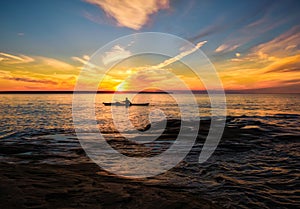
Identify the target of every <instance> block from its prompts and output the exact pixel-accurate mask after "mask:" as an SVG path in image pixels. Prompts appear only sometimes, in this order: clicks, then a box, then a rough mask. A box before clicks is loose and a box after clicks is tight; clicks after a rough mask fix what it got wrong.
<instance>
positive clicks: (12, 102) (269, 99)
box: [0, 94, 300, 208]
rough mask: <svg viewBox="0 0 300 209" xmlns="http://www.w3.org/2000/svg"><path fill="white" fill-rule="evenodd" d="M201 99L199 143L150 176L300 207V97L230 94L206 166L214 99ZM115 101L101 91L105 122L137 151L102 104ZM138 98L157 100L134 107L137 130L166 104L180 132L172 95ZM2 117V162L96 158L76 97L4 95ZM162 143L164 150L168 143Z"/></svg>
mask: <svg viewBox="0 0 300 209" xmlns="http://www.w3.org/2000/svg"><path fill="white" fill-rule="evenodd" d="M121 96H122V95H121ZM122 97H123V96H122ZM183 97H184V95H183ZM120 99H122V98H120ZM196 99H197V101H198V103H199V112H200V117H201V119H203V121H204V122H203V123H201V130H200V133H199V136H198V138H197V141H196V144H195V146H194V148H193V149H192V150H191V152H190V153H189V155H188V156H187V157H186V159H185V160H184V161H182V162H181V163H180V164H179V165H177V166H176V167H175V168H173V169H171V170H170V171H169V172H166V173H164V174H161V175H159V176H156V177H152V178H149V179H146V180H143V181H144V182H145V183H146V184H151V185H159V186H166V187H170V188H173V187H174V188H176V189H178V188H179V189H181V190H185V191H189V192H190V193H195V194H199V195H200V196H201V197H205V198H207V199H208V200H211V201H212V202H216V203H218V204H220V205H221V206H223V207H225V208H226V207H228V208H296V207H297V206H298V207H299V206H300V190H299V186H300V181H299V178H300V172H299V168H300V152H299V150H300V149H299V148H300V140H299V138H300V128H299V126H300V122H299V119H300V109H299V107H300V95H299V94H298V95H297V94H291V95H280V94H274V95H271V94H270V95H269V94H268V95H227V115H228V116H227V122H226V128H225V132H224V135H223V138H222V140H221V143H220V145H219V146H218V148H217V150H216V151H215V153H214V154H213V156H212V157H211V158H210V159H209V160H208V161H207V162H205V163H203V164H198V163H197V160H198V156H199V153H200V151H201V146H202V145H203V142H204V140H205V136H206V134H207V129H208V127H209V117H210V116H211V115H210V103H209V99H208V98H207V96H205V95H197V97H196ZM110 100H111V95H109V94H105V95H97V98H96V115H97V122H98V124H99V127H100V129H101V130H102V131H103V132H105V136H106V139H107V140H108V141H111V143H112V145H113V146H115V147H118V148H119V149H121V150H122V152H124V153H126V152H130V151H131V150H132V146H131V147H128V146H124V140H122V137H121V136H120V134H118V133H116V132H115V131H114V126H113V123H112V119H111V115H110V108H109V107H104V106H103V105H102V102H107V101H110ZM134 101H135V102H150V104H151V105H150V106H149V107H130V109H129V110H127V111H129V115H130V119H131V121H132V123H133V124H134V125H135V126H136V128H144V127H145V126H146V125H147V124H148V122H149V120H148V113H149V112H150V111H151V110H153V109H160V110H162V111H163V112H164V114H165V115H166V116H167V117H168V118H169V120H170V121H171V122H170V129H171V130H170V132H169V134H168V133H167V135H166V137H167V138H172V137H173V135H172V134H170V133H176V129H177V127H176V126H177V125H178V120H180V112H179V110H178V107H177V105H176V104H175V103H174V100H172V98H171V97H170V96H168V95H159V94H153V95H146V96H145V95H139V96H137V97H135V98H134ZM121 108H122V107H121ZM0 121H1V124H0V127H1V128H0V161H1V162H9V163H13V164H61V165H63V164H80V163H83V162H90V160H89V159H88V158H87V157H86V156H85V154H84V152H83V151H82V149H81V147H80V144H79V143H78V140H77V138H76V134H75V133H74V127H73V122H72V95H0ZM124 130H125V131H130V130H126V128H124ZM134 137H135V136H134V135H129V138H134ZM175 137H176V136H175ZM162 140H163V139H162ZM161 144H162V145H161V146H160V143H158V145H157V149H158V150H159V149H164V148H165V147H163V144H164V143H161ZM133 146H135V145H133ZM103 175H109V174H107V173H105V172H103Z"/></svg>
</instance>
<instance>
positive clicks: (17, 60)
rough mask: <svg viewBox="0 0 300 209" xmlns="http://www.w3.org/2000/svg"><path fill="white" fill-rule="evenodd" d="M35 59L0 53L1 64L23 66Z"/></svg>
mask: <svg viewBox="0 0 300 209" xmlns="http://www.w3.org/2000/svg"><path fill="white" fill-rule="evenodd" d="M33 61H34V58H32V57H28V56H25V55H22V54H21V55H13V54H8V53H4V52H0V62H4V63H8V64H22V63H29V62H33Z"/></svg>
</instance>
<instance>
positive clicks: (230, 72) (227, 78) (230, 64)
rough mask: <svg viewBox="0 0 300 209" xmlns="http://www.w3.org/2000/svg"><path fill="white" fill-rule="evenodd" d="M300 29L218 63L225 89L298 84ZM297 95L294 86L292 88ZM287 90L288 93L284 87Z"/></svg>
mask: <svg viewBox="0 0 300 209" xmlns="http://www.w3.org/2000/svg"><path fill="white" fill-rule="evenodd" d="M299 43H300V26H296V27H293V28H291V29H290V30H288V31H286V32H285V33H283V34H281V35H280V36H278V37H276V38H274V39H272V40H270V41H268V42H265V43H262V44H260V45H258V46H255V47H253V48H252V49H251V50H250V51H249V52H248V53H246V52H245V53H243V56H241V55H240V56H235V57H234V58H232V59H230V60H227V61H221V62H218V63H215V65H216V67H217V69H218V70H219V71H221V72H220V75H221V78H222V80H223V83H224V86H225V88H226V89H251V88H273V87H278V88H277V89H276V91H279V90H280V88H285V87H286V86H287V87H288V86H289V85H290V84H295V85H299V82H298V81H295V78H299V77H300V53H299V52H300V50H299ZM299 87H300V86H299ZM291 88H293V89H290V91H291V92H294V88H295V86H292V87H291ZM285 91H287V92H288V91H289V90H288V88H285Z"/></svg>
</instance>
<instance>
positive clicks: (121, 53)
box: [102, 45, 131, 65]
mask: <svg viewBox="0 0 300 209" xmlns="http://www.w3.org/2000/svg"><path fill="white" fill-rule="evenodd" d="M130 55H131V52H130V51H128V50H126V49H125V48H123V47H122V46H120V45H115V46H114V47H113V48H112V49H111V50H110V51H108V52H106V53H105V55H104V56H103V57H102V61H103V64H104V65H108V64H110V63H112V62H117V61H118V60H123V59H126V58H127V57H129V56H130Z"/></svg>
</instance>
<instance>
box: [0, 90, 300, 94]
mask: <svg viewBox="0 0 300 209" xmlns="http://www.w3.org/2000/svg"><path fill="white" fill-rule="evenodd" d="M191 91H192V92H193V93H203V94H207V91H206V90H191ZM252 91H253V90H252ZM254 91H255V90H254ZM254 91H253V92H251V90H224V93H225V94H300V92H257V91H255V92H254ZM174 92H175V93H187V91H186V90H172V91H171V92H166V91H110V90H104V91H72V90H69V91H60V90H58V91H55V90H50V91H49V90H47V91H43V90H41V91H22V90H20V91H0V94H74V93H75V94H76V93H77V94H95V93H96V94H128V93H129V94H130V93H137V94H173V93H174ZM213 93H222V91H219V90H215V91H213Z"/></svg>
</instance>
